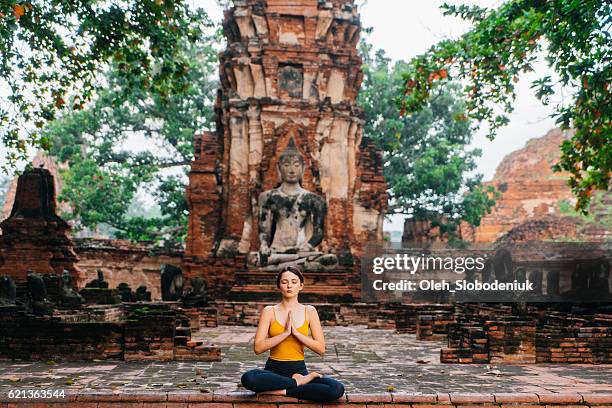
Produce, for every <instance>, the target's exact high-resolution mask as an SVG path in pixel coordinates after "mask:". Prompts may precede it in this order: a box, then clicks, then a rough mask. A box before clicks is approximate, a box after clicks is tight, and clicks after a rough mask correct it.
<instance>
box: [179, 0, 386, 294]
mask: <svg viewBox="0 0 612 408" xmlns="http://www.w3.org/2000/svg"><path fill="white" fill-rule="evenodd" d="M224 29H225V35H226V37H227V42H228V47H227V49H226V50H225V52H223V53H222V54H221V61H220V74H221V89H220V91H219V94H218V100H217V105H216V110H217V129H216V132H214V133H204V134H202V135H200V136H198V137H197V138H196V141H195V150H196V151H195V159H194V162H193V163H192V168H191V172H190V176H189V187H188V190H187V195H188V201H189V205H190V218H189V232H188V237H187V242H186V253H185V259H184V263H183V265H184V267H185V270H186V275H187V276H204V277H205V278H206V279H207V281H208V283H209V284H208V287H209V288H217V289H218V293H217V294H218V295H219V296H223V295H227V292H228V290H229V289H230V287H231V285H232V282H233V280H234V270H238V271H240V270H243V271H245V258H244V255H245V254H247V253H248V252H249V251H256V250H258V248H259V239H258V235H257V231H258V225H257V214H258V208H257V198H258V196H259V194H260V193H261V192H263V191H265V190H269V189H271V188H275V187H276V186H277V183H278V175H277V169H276V164H277V162H278V159H279V155H280V153H281V152H282V151H283V150H284V149H285V148H286V146H287V145H288V143H289V140H290V139H293V140H294V141H295V144H296V146H297V149H298V150H299V152H300V153H301V155H302V156H303V157H304V159H305V172H304V177H303V182H302V186H303V187H304V188H305V189H306V190H309V191H312V192H314V193H316V194H318V195H320V196H322V197H324V199H325V200H326V203H327V207H328V211H327V217H326V219H325V227H324V228H325V230H324V239H323V242H322V244H321V248H320V249H321V250H322V251H323V252H332V253H335V254H338V258H339V259H340V264H341V266H342V265H344V266H346V268H345V271H344V272H343V273H345V274H346V277H345V280H351V279H352V278H354V277H355V276H356V275H358V272H357V268H355V267H354V261H353V259H354V257H358V256H359V255H360V254H361V251H362V245H363V244H364V243H366V242H371V241H377V242H380V241H382V223H383V217H384V212H385V209H386V203H387V195H386V184H385V181H384V177H383V175H382V160H381V153H380V152H379V151H378V150H376V148H375V147H374V146H373V144H372V143H371V141H369V140H368V139H367V138H364V137H363V135H362V128H363V111H362V110H361V109H360V108H359V107H357V105H356V97H357V93H358V91H359V87H360V85H361V80H362V76H363V74H362V72H361V58H360V57H359V55H358V52H357V48H356V46H357V43H358V40H359V32H360V23H359V15H358V13H357V9H356V6H355V5H354V4H353V0H334V1H328V2H325V1H317V0H300V1H289V0H268V1H261V0H247V1H240V2H236V3H235V6H234V8H232V9H230V10H228V11H226V13H225V21H224ZM213 290H214V289H213ZM355 291H356V292H358V284H356V285H355ZM247 292H248V290H247ZM251 292H252V291H251ZM355 294H356V295H357V296H358V293H355ZM320 295H321V296H319V297H320V298H321V297H322V298H325V296H324V293H320ZM346 295H347V296H348V297H351V295H352V294H351V293H347V294H346Z"/></svg>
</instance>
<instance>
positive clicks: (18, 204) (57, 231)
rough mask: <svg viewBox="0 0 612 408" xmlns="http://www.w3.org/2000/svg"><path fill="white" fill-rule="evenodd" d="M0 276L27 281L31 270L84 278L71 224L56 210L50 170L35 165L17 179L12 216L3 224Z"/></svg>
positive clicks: (78, 279)
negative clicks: (70, 235) (67, 273)
mask: <svg viewBox="0 0 612 408" xmlns="http://www.w3.org/2000/svg"><path fill="white" fill-rule="evenodd" d="M0 229H1V230H2V235H0V275H6V276H9V277H11V278H12V279H13V280H15V281H17V282H24V281H25V280H26V278H27V274H28V271H30V270H31V271H36V272H39V273H53V274H58V275H59V274H62V273H63V272H64V270H67V271H68V272H69V273H70V275H71V277H72V280H73V282H79V281H80V280H81V278H82V276H81V273H80V272H79V270H78V268H77V266H76V263H77V260H78V259H77V256H76V253H75V251H74V244H73V243H72V240H71V239H70V237H69V234H70V226H69V225H68V223H66V221H64V220H63V219H61V218H60V217H59V216H58V215H57V213H56V202H55V184H54V179H53V176H51V173H49V171H48V170H46V169H43V168H35V169H32V170H30V171H26V172H24V173H23V174H22V175H21V176H20V177H19V180H18V183H17V189H16V194H15V199H14V202H13V208H12V211H11V213H10V216H9V217H8V218H7V219H5V220H4V221H2V222H1V223H0Z"/></svg>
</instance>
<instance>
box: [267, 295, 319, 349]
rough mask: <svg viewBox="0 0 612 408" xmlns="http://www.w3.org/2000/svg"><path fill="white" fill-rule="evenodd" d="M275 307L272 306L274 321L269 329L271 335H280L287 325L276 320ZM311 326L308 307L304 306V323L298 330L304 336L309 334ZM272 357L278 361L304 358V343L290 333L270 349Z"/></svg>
mask: <svg viewBox="0 0 612 408" xmlns="http://www.w3.org/2000/svg"><path fill="white" fill-rule="evenodd" d="M275 309H276V308H275V307H274V306H272V310H274V321H273V322H272V323H271V324H270V329H269V331H268V334H269V335H270V337H274V336H278V335H279V334H281V333H282V332H284V331H285V327H284V326H283V325H282V324H280V323H279V321H278V320H276V310H275ZM309 328H310V323H308V319H307V318H306V307H304V324H302V325H301V326H300V327H298V328H297V330H298V331H299V332H300V333H302V334H303V335H304V336H308V329H309ZM270 358H271V359H272V360H278V361H300V360H304V345H303V344H302V343H301V342H300V341H299V340H298V339H296V338H295V336H294V335H290V336H289V337H287V338H286V339H285V340H283V341H281V342H280V343H278V344H277V345H276V346H274V347H272V349H270Z"/></svg>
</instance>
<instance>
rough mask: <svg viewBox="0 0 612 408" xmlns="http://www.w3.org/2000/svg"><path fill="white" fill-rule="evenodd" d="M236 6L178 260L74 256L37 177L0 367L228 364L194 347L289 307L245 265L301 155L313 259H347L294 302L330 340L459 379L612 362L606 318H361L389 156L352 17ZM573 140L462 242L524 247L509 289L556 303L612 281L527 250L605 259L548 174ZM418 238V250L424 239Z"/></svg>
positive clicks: (17, 231) (14, 246) (555, 139)
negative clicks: (262, 206)
mask: <svg viewBox="0 0 612 408" xmlns="http://www.w3.org/2000/svg"><path fill="white" fill-rule="evenodd" d="M235 4H236V6H235V7H234V8H233V9H231V10H229V11H228V12H227V13H226V17H225V33H226V36H227V38H228V44H229V45H228V48H227V50H226V51H225V52H224V53H223V54H222V56H221V68H220V70H221V82H222V89H221V90H220V92H219V97H218V100H217V105H216V111H217V130H216V132H205V133H203V134H201V135H198V136H196V138H195V143H194V148H195V156H194V161H193V162H192V166H191V172H190V175H189V186H188V189H187V196H188V200H189V205H190V218H189V232H188V239H187V242H186V249H185V252H184V253H183V252H182V251H170V250H162V249H159V248H153V247H152V246H147V245H145V244H134V243H128V242H125V241H118V240H91V239H75V240H74V241H72V240H71V239H70V237H69V231H70V230H69V227H68V224H66V223H65V222H64V221H63V220H61V219H60V218H59V217H57V215H56V214H55V205H56V204H55V197H54V194H53V191H54V189H55V188H57V182H55V181H52V180H51V179H50V178H49V174H48V172H47V171H46V170H41V169H36V170H34V171H33V172H30V173H27V174H26V175H24V176H22V177H23V186H24V187H18V186H17V185H16V187H15V189H14V192H15V194H14V195H12V196H11V197H14V198H15V204H14V207H12V208H13V210H12V212H11V215H10V217H9V218H8V219H6V220H5V221H3V222H2V224H0V227H1V228H2V232H3V235H2V236H0V277H1V276H2V275H6V276H10V277H12V278H13V280H14V281H16V282H17V285H16V297H17V301H16V302H14V303H11V304H7V305H0V324H1V325H2V327H3V329H5V328H6V330H4V331H3V332H2V336H0V358H25V359H44V358H58V359H62V358H74V359H94V358H95V359H124V360H131V361H138V360H164V361H167V360H200V361H210V360H215V359H219V358H220V350H219V349H218V348H217V347H215V346H214V345H211V344H208V343H206V342H205V341H203V340H198V338H197V337H196V336H195V334H196V332H197V331H198V330H200V329H203V330H202V333H204V334H205V333H206V330H205V329H206V327H213V326H216V325H217V324H247V325H255V324H257V319H258V317H259V315H260V313H261V310H262V309H263V308H264V307H265V306H266V305H269V304H270V302H271V301H276V300H278V293H277V291H276V288H275V281H274V279H275V275H276V273H275V272H272V271H270V270H266V269H265V268H264V267H260V266H254V265H252V264H249V262H248V260H249V254H250V253H252V252H254V251H257V250H258V249H259V246H260V242H259V236H258V216H257V215H258V212H259V208H258V201H257V200H258V197H259V195H260V193H262V192H264V191H269V190H271V189H274V188H275V187H277V185H278V183H279V175H278V174H277V164H278V162H279V161H280V160H279V158H280V155H281V154H282V152H283V151H285V150H286V149H287V147H288V146H289V145H290V141H291V140H293V141H294V142H295V145H296V148H297V150H298V151H299V154H300V155H301V156H302V157H303V158H304V161H305V166H304V167H305V169H304V170H305V171H304V174H303V180H302V185H303V187H304V188H305V189H306V190H308V191H310V192H313V193H316V194H317V195H318V196H321V197H323V198H324V199H325V202H326V205H327V215H326V218H325V228H324V234H323V242H322V243H321V245H320V250H321V251H322V252H323V253H325V254H333V255H335V256H336V257H337V259H338V265H337V266H335V267H334V269H333V270H331V271H330V270H323V269H322V270H319V271H308V272H307V273H305V278H306V282H305V289H304V291H303V292H302V294H300V301H302V302H305V303H314V304H316V307H317V310H318V312H319V315H320V318H321V321H322V323H323V324H324V325H329V326H333V325H355V324H359V325H367V327H368V328H384V329H394V330H396V331H397V332H398V333H411V334H415V335H416V338H417V339H418V340H421V341H431V340H442V339H447V342H448V343H447V347H445V348H443V349H442V350H441V361H443V362H449V363H451V362H452V363H500V362H503V363H518V362H522V363H544V362H555V363H557V362H563V363H610V362H612V358H611V355H610V351H611V350H612V344H611V343H610V339H611V338H612V333H611V332H610V327H611V324H612V317H611V316H612V311H611V310H610V307H609V305H607V304H603V305H596V306H589V307H580V306H576V307H571V306H568V304H567V303H566V304H546V305H537V304H526V305H525V310H523V311H522V312H521V313H520V314H517V313H515V312H516V311H515V310H513V308H512V305H510V304H495V303H491V304H449V303H443V302H437V301H435V302H434V301H430V302H416V301H414V300H413V299H400V301H398V302H395V303H382V302H381V303H367V302H364V301H363V298H362V292H361V282H360V263H361V261H362V255H363V252H364V248H363V245H364V244H365V243H368V242H378V243H380V241H381V239H382V220H383V215H384V212H385V210H386V205H387V203H386V192H385V191H386V185H385V182H384V179H383V177H382V168H381V165H382V161H381V157H380V152H378V151H377V150H376V149H375V148H374V147H373V145H372V144H371V143H370V141H368V140H367V139H366V138H364V137H363V136H362V123H363V113H362V112H361V110H360V109H359V108H358V107H357V106H356V104H355V98H356V96H357V92H358V90H359V86H360V82H361V71H360V64H361V59H360V58H359V56H358V54H357V51H356V44H357V41H358V37H359V29H360V26H359V18H358V14H357V11H356V8H355V6H354V4H353V1H351V0H334V1H330V2H325V1H316V0H299V1H292V2H288V1H280V0H268V1H267V2H262V1H255V0H244V1H236V2H235ZM565 137H567V135H564V134H562V133H560V132H557V131H555V132H551V133H550V134H549V135H548V136H547V137H545V138H543V139H542V140H536V141H534V142H531V143H530V144H529V146H528V147H527V148H526V149H524V150H521V151H518V152H516V153H514V154H512V155H510V156H509V157H508V158H507V159H506V160H505V161H504V163H502V164H501V165H500V167H499V169H498V173H497V175H496V178H495V179H494V180H493V181H492V183H493V185H495V186H496V187H497V188H499V189H500V190H503V192H504V194H505V195H504V197H503V198H502V200H500V202H499V203H498V205H497V207H496V210H495V212H494V213H493V214H491V215H490V216H487V217H485V220H484V221H483V225H482V227H480V228H479V229H477V230H476V231H475V232H474V231H472V235H469V234H470V232H469V231H468V230H465V229H464V228H462V233H464V234H465V235H464V238H465V239H469V240H471V241H474V242H478V243H481V242H492V241H494V240H497V244H498V245H500V246H501V245H511V246H513V248H514V249H513V255H514V266H513V268H512V272H513V273H516V274H521V276H527V277H529V278H530V279H531V280H533V281H535V282H536V283H537V288H538V291H540V292H541V293H546V294H552V295H561V294H563V293H566V292H571V291H572V290H574V289H580V290H584V291H586V293H592V292H589V291H594V290H595V291H596V290H599V289H602V288H609V289H610V288H611V287H610V275H609V272H610V270H609V264H608V269H607V272H606V269H605V264H604V263H601V264H599V263H598V262H600V261H601V260H602V259H605V256H606V254H605V253H604V251H602V250H601V248H600V247H598V246H595V247H593V246H588V245H587V246H584V245H582V244H581V243H577V242H568V241H566V242H548V243H543V244H542V245H534V244H533V243H531V242H529V243H526V242H528V241H532V240H534V239H539V240H555V239H558V238H560V237H563V238H564V239H568V238H571V239H575V240H580V239H586V238H589V239H592V240H594V241H599V242H600V243H601V241H604V240H605V239H606V237H609V236H610V235H609V234H610V229H609V228H606V227H605V226H604V227H599V228H597V227H596V226H594V225H588V226H587V227H588V228H583V227H584V226H583V225H582V224H580V223H579V222H578V221H575V220H573V219H568V218H564V217H561V215H562V214H561V212H560V208H559V202H560V201H562V200H568V201H571V200H572V196H571V194H570V193H569V190H568V189H567V187H566V186H565V180H564V179H563V178H562V177H560V176H559V175H553V174H552V173H550V172H547V171H548V170H546V171H544V170H543V169H544V168H547V166H549V164H551V160H553V159H554V157H553V156H554V154H558V152H557V151H556V150H554V149H556V148H557V145H558V143H559V142H560V140H562V139H563V138H565ZM553 148H554V149H553ZM555 152H556V153H555ZM534 175H537V176H538V177H539V178H534ZM557 177H558V178H557ZM609 197H610V195H609V194H608V195H603V198H602V200H601V201H600V202H599V204H600V205H601V207H598V208H597V209H596V211H600V212H596V213H595V214H596V216H598V215H602V214H608V213H609V208H605V207H606V205H608V207H609V204H610V199H611V198H609ZM409 227H410V228H412V227H414V228H412V230H411V231H412V234H413V236H416V235H418V234H414V232H415V231H416V232H418V231H422V230H424V229H425V226H423V225H420V224H418V223H416V224H414V225H412V226H409ZM410 228H408V229H410ZM504 233H506V234H505V235H503V234H504ZM502 235H503V236H502ZM500 237H501V238H500ZM421 238H423V237H421ZM428 239H429V238H428ZM495 249H496V248H489V249H487V250H485V252H488V253H490V254H491V255H493V254H494V253H495ZM439 251H441V252H440V253H442V250H439ZM469 251H470V250H454V252H453V254H452V255H453V256H465V255H466V254H469V253H470V252H469ZM608 259H609V258H608ZM167 265H175V266H179V265H180V266H181V267H182V269H183V272H184V278H185V284H184V286H185V287H186V290H185V291H184V292H183V291H182V287H183V283H182V277H181V279H176V280H172V282H171V283H172V285H175V283H176V285H175V286H177V287H179V288H180V290H179V291H176V293H173V294H172V296H173V298H172V299H171V301H165V302H159V300H161V299H162V297H163V295H162V293H163V292H164V289H165V290H168V287H166V286H164V288H163V289H162V286H163V285H165V284H163V283H162V278H161V277H160V269H163V268H164V267H165V266H167ZM594 266H597V267H598V268H599V269H597V271H598V272H597V273H594V272H593V271H594V270H595V269H593V268H594ZM64 269H66V270H68V271H69V273H70V275H71V276H72V278H73V279H72V282H73V283H74V289H80V291H79V293H80V296H81V297H82V298H83V302H84V303H83V304H82V305H81V306H68V305H67V304H63V303H62V291H63V289H64V288H63V287H62V284H61V278H60V275H61V274H62V273H63V270H64ZM168 269H171V268H168ZM176 269H178V268H174V269H173V270H176ZM28 270H32V271H33V272H35V273H38V274H42V276H41V278H40V279H41V280H42V281H43V282H44V283H45V285H46V296H45V297H43V298H44V299H42V300H36V299H31V297H32V295H31V294H29V293H28V292H29V288H28V285H27V276H28V275H27V272H28ZM99 271H101V272H102V275H104V278H103V279H99V278H98V273H99ZM568 272H569V274H568ZM599 272H601V273H600V274H599ZM606 273H607V275H606ZM178 275H179V272H177V276H178ZM194 278H196V279H197V278H203V280H204V282H205V286H204V287H205V291H204V292H205V295H206V296H207V299H206V300H203V299H204V298H206V296H204V295H203V294H202V293H194V291H193V290H192V289H193V283H192V282H194V281H192V279H194ZM597 279H600V280H597ZM602 279H603V280H605V282H603V281H602ZM179 280H180V281H181V283H180V284H179V283H178V281H179ZM196 282H197V281H196ZM86 284H87V287H84V286H86ZM139 285H144V286H146V290H145V291H144V295H145V296H144V297H142V298H139V297H138V296H137V295H136V294H135V293H133V289H136V288H137V287H138V286H139ZM606 285H607V286H606ZM175 289H176V288H175ZM190 290H191V292H190ZM196 292H197V291H196ZM147 293H148V295H149V296H150V298H151V299H152V300H153V301H149V300H150V299H147V296H146V294H147ZM608 294H609V292H608ZM64 295H66V294H64ZM141 295H142V292H141ZM166 300H168V299H166ZM34 301H37V302H39V304H38V306H37V309H36V308H35V307H34V306H33V305H31V303H34ZM0 303H1V302H0ZM35 309H36V310H37V311H39V312H45V313H39V314H37V313H35V312H34V311H35ZM24 328H25V329H24Z"/></svg>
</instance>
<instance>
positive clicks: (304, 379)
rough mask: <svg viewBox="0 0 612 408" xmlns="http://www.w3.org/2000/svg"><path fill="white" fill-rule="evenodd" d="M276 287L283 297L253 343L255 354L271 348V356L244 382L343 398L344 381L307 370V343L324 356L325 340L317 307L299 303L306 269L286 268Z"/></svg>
mask: <svg viewBox="0 0 612 408" xmlns="http://www.w3.org/2000/svg"><path fill="white" fill-rule="evenodd" d="M276 286H277V288H278V289H279V291H280V293H281V295H282V297H283V299H282V301H281V302H280V303H279V304H278V305H275V306H266V307H265V308H264V310H263V311H262V314H261V316H260V317H259V325H258V326H257V333H256V334H255V343H254V346H253V350H254V351H255V354H261V353H263V352H264V351H266V350H270V357H269V358H268V360H267V361H266V365H265V367H264V369H263V370H262V369H253V370H250V371H247V372H246V373H244V374H243V375H242V378H241V382H242V385H243V386H244V387H245V388H246V389H248V390H251V391H255V392H257V393H260V394H273V395H283V396H288V397H294V398H298V399H301V400H309V401H315V402H328V401H334V400H336V399H338V398H340V397H341V396H342V395H344V386H343V385H342V383H340V382H339V381H337V380H334V379H333V378H330V377H326V376H322V375H321V374H319V373H317V372H314V371H313V372H310V373H309V372H308V370H306V364H305V363H304V346H306V347H308V348H309V349H311V350H312V351H314V352H315V353H317V354H319V355H321V356H322V355H323V354H324V353H325V339H324V337H323V329H322V328H321V322H320V321H319V315H318V313H317V310H316V309H315V308H314V307H313V306H305V305H302V304H300V303H299V302H298V294H299V293H300V291H301V290H302V289H303V288H304V276H303V275H302V272H301V271H300V270H299V268H297V267H295V266H288V267H286V268H285V270H283V271H281V272H280V273H279V274H278V276H277V278H276ZM309 329H310V334H311V335H312V337H310V336H309V335H308V334H309Z"/></svg>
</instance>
